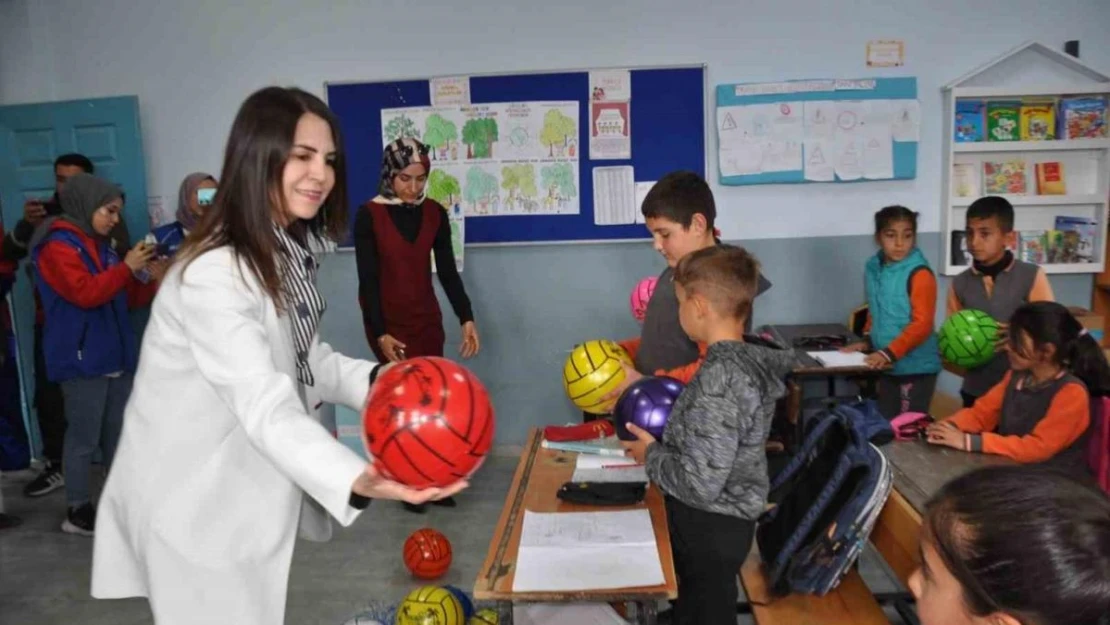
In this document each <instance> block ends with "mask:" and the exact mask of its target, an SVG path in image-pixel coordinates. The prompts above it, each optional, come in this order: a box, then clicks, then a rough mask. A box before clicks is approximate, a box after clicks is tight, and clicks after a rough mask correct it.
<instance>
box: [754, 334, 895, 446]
mask: <svg viewBox="0 0 1110 625" xmlns="http://www.w3.org/2000/svg"><path fill="white" fill-rule="evenodd" d="M761 330H763V331H766V332H768V333H769V334H770V335H771V337H772V338H773V339H774V340H775V341H776V342H777V343H779V344H780V345H785V346H787V347H793V345H794V340H795V339H798V338H801V337H803V336H822V335H831V336H837V335H842V336H845V337H847V344H851V343H855V342H858V341H862V340H863V339H861V338H860V337H858V336H856V335H855V334H852V332H851V330H849V329H848V326H846V325H844V324H842V323H814V324H802V325H769V326H764V327H763V328H761ZM811 351H830V350H823V349H820V348H812V347H795V348H794V353H795V355H796V357H797V364H796V365H795V366H794V369H793V371H792V372H791V374H790V379H789V380H788V381H787V385H786V398H785V400H784V402H783V416H784V417H785V418H786V421H787V422H788V423H790V424H791V425H793V426H795V428H798V429H799V430H798V432H797V435H798V436H799V442H800V428H801V422H802V408H803V404H804V403H806V402H804V398H803V392H802V391H803V384H804V383H805V382H806V381H808V380H819V379H821V378H825V380H826V381H827V384H828V391H827V393H826V396H825V397H822V398H818V399H816V400H815V401H822V402H823V401H831V400H835V399H836V380H837V378H846V377H864V378H872V379H874V378H877V377H878V376H880V375H882V369H872V368H870V367H826V366H824V365H822V364H821V363H820V362H817V360H816V359H814V358H813V357H812V356H810V355H809V354H808V353H806V352H811Z"/></svg>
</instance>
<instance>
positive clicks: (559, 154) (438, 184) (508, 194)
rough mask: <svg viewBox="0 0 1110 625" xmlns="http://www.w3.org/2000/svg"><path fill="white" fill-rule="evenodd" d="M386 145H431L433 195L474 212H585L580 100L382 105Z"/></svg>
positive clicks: (467, 213) (468, 213)
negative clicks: (402, 141)
mask: <svg viewBox="0 0 1110 625" xmlns="http://www.w3.org/2000/svg"><path fill="white" fill-rule="evenodd" d="M382 129H383V137H382V139H383V146H384V144H385V143H388V142H389V141H392V140H393V139H396V138H397V137H401V136H406V137H415V138H417V139H419V140H421V141H423V142H424V143H425V144H427V145H428V147H429V148H430V149H429V156H430V158H431V160H432V172H431V174H430V175H429V178H428V196H429V197H431V198H433V199H435V200H436V201H437V202H439V203H441V204H443V205H444V206H445V207H446V208H447V209H448V210H449V211H451V210H452V209H454V208H456V207H458V209H459V210H461V212H462V213H463V214H465V216H467V217H486V216H495V215H501V216H504V215H533V214H564V215H570V214H577V213H578V212H579V199H578V185H579V182H578V181H579V137H580V130H581V129H580V126H579V118H578V103H577V102H569V101H568V102H509V103H496V104H469V105H458V106H441V107H409V108H398V109H385V110H383V111H382Z"/></svg>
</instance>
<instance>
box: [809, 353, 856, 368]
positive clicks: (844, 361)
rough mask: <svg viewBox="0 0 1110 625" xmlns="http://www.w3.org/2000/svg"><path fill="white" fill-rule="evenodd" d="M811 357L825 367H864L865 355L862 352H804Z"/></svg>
mask: <svg viewBox="0 0 1110 625" xmlns="http://www.w3.org/2000/svg"><path fill="white" fill-rule="evenodd" d="M806 353H807V354H809V355H810V357H811V358H813V359H815V360H817V362H819V363H821V364H822V365H824V366H826V367H834V368H837V367H866V366H867V362H866V359H867V356H866V355H865V354H864V353H863V352H847V353H845V352H840V351H827V352H806Z"/></svg>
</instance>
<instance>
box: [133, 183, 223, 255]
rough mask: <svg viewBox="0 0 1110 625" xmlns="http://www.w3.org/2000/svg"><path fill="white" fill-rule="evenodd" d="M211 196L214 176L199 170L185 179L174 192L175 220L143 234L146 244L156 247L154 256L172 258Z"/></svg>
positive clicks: (210, 201) (214, 187)
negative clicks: (147, 233)
mask: <svg viewBox="0 0 1110 625" xmlns="http://www.w3.org/2000/svg"><path fill="white" fill-rule="evenodd" d="M215 196H216V178H215V177H214V176H212V175H211V174H206V173H204V172H199V171H198V172H196V173H192V174H189V175H188V176H185V180H182V181H181V188H180V189H178V192H177V213H176V214H175V215H174V216H175V217H177V220H176V221H173V222H171V223H168V224H164V225H161V226H158V227H157V228H155V229H154V230H153V231H152V232H151V233H150V234H149V235H147V238H146V242H147V243H151V244H153V245H157V246H158V249H157V251H156V253H157V254H158V256H160V257H165V258H173V256H174V255H176V254H177V248H179V247H181V244H182V243H184V242H185V237H187V236H189V231H190V230H192V229H194V228H195V227H196V224H197V220H199V219H200V217H201V215H203V214H204V209H205V208H207V207H208V205H210V204H211V203H212V199H213V198H214V197H215Z"/></svg>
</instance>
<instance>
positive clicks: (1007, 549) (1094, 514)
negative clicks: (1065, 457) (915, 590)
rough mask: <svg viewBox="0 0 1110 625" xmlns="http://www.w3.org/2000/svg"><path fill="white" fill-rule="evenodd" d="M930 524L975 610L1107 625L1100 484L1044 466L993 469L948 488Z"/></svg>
mask: <svg viewBox="0 0 1110 625" xmlns="http://www.w3.org/2000/svg"><path fill="white" fill-rule="evenodd" d="M923 529H924V531H923V537H924V541H925V542H927V543H929V544H930V545H931V546H932V547H933V548H934V549H935V550H936V552H937V555H939V556H940V559H941V560H942V561H943V562H944V566H945V567H946V568H947V569H948V570H949V571H950V572H951V573H952V576H953V577H955V578H956V580H957V581H958V582H959V584H960V586H961V588H962V589H963V602H964V605H965V606H966V607H967V610H968V612H970V613H971V614H974V615H975V616H979V617H985V616H988V615H990V614H995V613H998V612H1001V613H1004V614H1008V615H1010V616H1012V617H1013V618H1015V619H1017V620H1018V621H1019V622H1021V623H1026V624H1027V625H1034V624H1040V625H1048V624H1050V623H1051V624H1052V625H1110V616H1108V615H1110V499H1107V497H1106V496H1105V495H1104V494H1103V493H1102V492H1100V491H1098V490H1096V489H1094V488H1093V487H1089V486H1087V485H1086V484H1081V483H1079V482H1077V481H1074V480H1072V479H1071V478H1069V477H1067V476H1066V475H1064V474H1062V473H1058V472H1054V471H1052V470H1050V469H1047V468H1045V467H1040V466H1033V465H1024V466H995V467H987V468H983V469H979V470H976V471H972V472H971V473H967V474H965V475H963V476H961V477H959V478H956V479H955V480H953V481H951V482H949V483H947V484H945V485H944V486H943V487H942V488H941V489H940V491H939V492H938V493H937V494H936V495H934V496H933V499H932V500H931V501H930V502H929V503H928V504H927V505H926V512H925V522H924V528H923ZM923 571H924V572H925V574H926V575H927V576H928V575H929V571H928V568H927V567H925V568H924V570H923Z"/></svg>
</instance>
